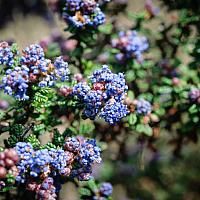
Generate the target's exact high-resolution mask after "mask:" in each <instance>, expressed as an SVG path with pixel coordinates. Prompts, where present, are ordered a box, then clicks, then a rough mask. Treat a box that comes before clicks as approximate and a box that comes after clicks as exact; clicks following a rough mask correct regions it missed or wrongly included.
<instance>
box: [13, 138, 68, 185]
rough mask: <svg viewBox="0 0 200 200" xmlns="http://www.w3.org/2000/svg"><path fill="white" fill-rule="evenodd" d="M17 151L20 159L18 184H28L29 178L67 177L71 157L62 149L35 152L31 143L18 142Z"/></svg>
mask: <svg viewBox="0 0 200 200" xmlns="http://www.w3.org/2000/svg"><path fill="white" fill-rule="evenodd" d="M15 149H16V151H17V153H18V155H19V158H20V162H19V163H18V166H17V167H18V170H19V175H18V176H17V177H16V180H17V181H18V182H21V183H24V182H26V181H27V180H26V179H27V177H32V178H35V177H40V176H44V177H47V176H50V175H51V176H57V175H63V174H64V175H65V172H66V171H68V169H66V168H68V165H69V164H70V163H69V157H68V155H67V154H66V153H65V151H63V150H62V149H56V150H55V149H51V150H48V149H41V150H36V151H35V150H34V149H33V147H32V145H31V144H30V143H25V142H18V143H17V144H16V147H15Z"/></svg>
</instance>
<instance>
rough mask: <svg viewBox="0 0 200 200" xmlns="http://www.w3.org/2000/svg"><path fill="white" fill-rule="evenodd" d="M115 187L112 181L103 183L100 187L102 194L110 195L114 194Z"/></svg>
mask: <svg viewBox="0 0 200 200" xmlns="http://www.w3.org/2000/svg"><path fill="white" fill-rule="evenodd" d="M112 191H113V187H112V185H111V184H110V183H102V184H101V185H100V188H99V192H100V194H101V196H105V197H108V196H110V195H111V194H112Z"/></svg>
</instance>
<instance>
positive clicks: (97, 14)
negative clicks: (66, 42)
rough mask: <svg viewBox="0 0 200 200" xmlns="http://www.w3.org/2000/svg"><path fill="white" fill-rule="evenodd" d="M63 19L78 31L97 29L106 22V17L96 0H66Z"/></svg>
mask: <svg viewBox="0 0 200 200" xmlns="http://www.w3.org/2000/svg"><path fill="white" fill-rule="evenodd" d="M63 18H64V19H65V21H66V22H67V23H68V24H69V25H71V26H72V27H75V28H78V29H83V28H85V27H93V28H97V27H98V26H99V25H101V24H103V23H104V22H105V15H104V13H103V12H102V11H101V9H100V7H99V4H98V3H97V2H96V1H95V0H66V3H65V8H64V13H63Z"/></svg>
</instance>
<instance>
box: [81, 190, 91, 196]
mask: <svg viewBox="0 0 200 200" xmlns="http://www.w3.org/2000/svg"><path fill="white" fill-rule="evenodd" d="M79 194H80V195H81V196H91V194H92V193H91V191H90V190H89V189H87V188H80V189H79Z"/></svg>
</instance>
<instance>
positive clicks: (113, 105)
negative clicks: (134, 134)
mask: <svg viewBox="0 0 200 200" xmlns="http://www.w3.org/2000/svg"><path fill="white" fill-rule="evenodd" d="M127 113H128V110H127V105H125V104H123V103H121V102H117V101H115V100H114V99H111V100H109V101H108V102H106V104H105V106H104V107H103V109H102V110H101V112H100V114H99V117H101V118H103V119H105V121H106V122H108V123H110V124H115V123H116V122H118V121H119V120H120V119H122V118H123V117H125V116H126V115H127Z"/></svg>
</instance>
